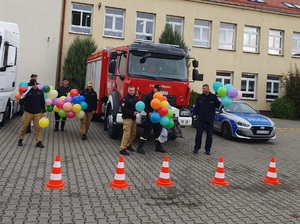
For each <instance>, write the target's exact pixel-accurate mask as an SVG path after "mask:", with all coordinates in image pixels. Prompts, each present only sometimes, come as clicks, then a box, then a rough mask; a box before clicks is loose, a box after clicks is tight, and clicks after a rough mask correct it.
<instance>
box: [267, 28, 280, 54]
mask: <svg viewBox="0 0 300 224" xmlns="http://www.w3.org/2000/svg"><path fill="white" fill-rule="evenodd" d="M282 43H283V31H280V30H270V31H269V54H274V55H282V53H283V47H282Z"/></svg>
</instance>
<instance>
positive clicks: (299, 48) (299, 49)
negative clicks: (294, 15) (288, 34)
mask: <svg viewBox="0 0 300 224" xmlns="http://www.w3.org/2000/svg"><path fill="white" fill-rule="evenodd" d="M295 34H297V35H298V37H297V38H296V37H295V36H294V35H295ZM294 42H296V49H295V48H294ZM292 56H293V57H297V58H300V32H293V36H292Z"/></svg>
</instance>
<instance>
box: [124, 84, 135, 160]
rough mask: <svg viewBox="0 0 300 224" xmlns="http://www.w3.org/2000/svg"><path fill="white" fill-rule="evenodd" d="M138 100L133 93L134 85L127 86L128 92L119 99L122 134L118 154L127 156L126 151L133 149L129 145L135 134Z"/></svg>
mask: <svg viewBox="0 0 300 224" xmlns="http://www.w3.org/2000/svg"><path fill="white" fill-rule="evenodd" d="M137 102H138V98H137V97H136V95H135V88H134V86H129V87H128V93H127V95H126V96H124V97H123V99H122V101H121V110H122V118H123V136H122V141H121V146H120V154H121V155H125V156H129V153H128V152H127V150H128V151H131V152H132V151H134V149H133V148H132V147H131V145H132V143H133V141H134V139H135V136H136V128H137V126H136V115H137V114H138V111H136V108H135V105H136V103H137Z"/></svg>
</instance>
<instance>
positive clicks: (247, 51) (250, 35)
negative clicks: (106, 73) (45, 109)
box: [243, 26, 260, 53]
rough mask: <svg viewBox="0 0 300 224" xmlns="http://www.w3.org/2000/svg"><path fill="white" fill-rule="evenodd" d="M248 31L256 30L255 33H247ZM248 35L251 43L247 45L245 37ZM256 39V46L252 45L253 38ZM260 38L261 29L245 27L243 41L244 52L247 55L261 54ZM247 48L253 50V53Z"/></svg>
mask: <svg viewBox="0 0 300 224" xmlns="http://www.w3.org/2000/svg"><path fill="white" fill-rule="evenodd" d="M246 29H255V31H246ZM246 34H248V36H249V38H248V39H249V41H248V43H245V35H246ZM253 37H255V42H256V43H255V45H253V44H252V41H251V40H252V38H253ZM259 37H260V28H259V27H255V26H244V39H243V52H246V53H259V43H260V41H259ZM245 48H252V49H253V51H251V50H247V49H245Z"/></svg>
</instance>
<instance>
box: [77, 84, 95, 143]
mask: <svg viewBox="0 0 300 224" xmlns="http://www.w3.org/2000/svg"><path fill="white" fill-rule="evenodd" d="M80 96H84V98H85V102H86V103H85V104H83V103H81V106H82V110H83V111H84V112H85V113H84V117H83V118H82V119H80V133H81V139H82V140H86V139H87V136H86V134H87V132H88V130H89V127H90V123H91V121H92V119H93V115H94V113H95V112H96V109H97V93H96V92H95V90H94V89H93V82H92V81H89V82H88V83H87V88H86V89H84V90H82V91H81V92H80ZM83 105H84V106H83Z"/></svg>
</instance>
